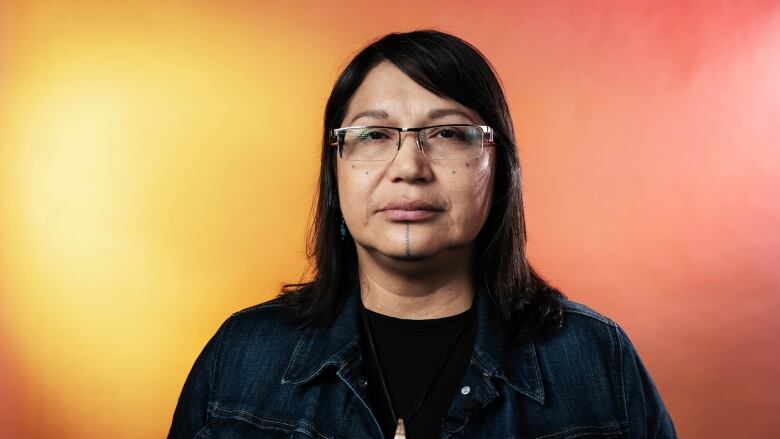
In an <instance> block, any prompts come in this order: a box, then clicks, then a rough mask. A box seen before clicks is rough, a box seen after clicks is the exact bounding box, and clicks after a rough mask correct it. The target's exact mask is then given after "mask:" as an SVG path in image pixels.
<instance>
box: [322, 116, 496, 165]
mask: <svg viewBox="0 0 780 439" xmlns="http://www.w3.org/2000/svg"><path fill="white" fill-rule="evenodd" d="M407 131H411V132H416V133H417V142H416V143H417V148H418V149H420V150H421V151H422V153H423V155H424V156H425V157H427V158H429V159H431V160H465V159H472V158H477V157H480V156H481V155H482V150H483V149H484V147H485V145H489V146H491V145H495V143H494V141H493V128H490V127H489V126H487V125H468V124H450V125H434V126H429V127H422V128H398V127H385V126H359V127H343V128H335V129H332V130H330V146H331V147H334V148H337V149H338V153H339V157H341V158H342V159H343V160H348V161H358V162H362V161H367V162H382V161H388V160H392V159H394V158H395V156H396V154H398V151H399V150H400V149H401V133H403V132H407Z"/></svg>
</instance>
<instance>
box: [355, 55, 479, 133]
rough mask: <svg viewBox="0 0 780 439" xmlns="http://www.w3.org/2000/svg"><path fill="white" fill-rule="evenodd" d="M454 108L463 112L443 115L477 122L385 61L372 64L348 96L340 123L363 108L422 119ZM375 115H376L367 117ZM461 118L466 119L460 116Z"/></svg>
mask: <svg viewBox="0 0 780 439" xmlns="http://www.w3.org/2000/svg"><path fill="white" fill-rule="evenodd" d="M442 109H456V110H460V112H462V113H464V115H465V116H459V115H456V114H453V115H450V116H447V117H451V118H452V117H456V118H458V117H459V118H461V119H463V118H464V117H465V118H468V119H470V120H471V122H472V123H477V122H478V121H479V120H480V119H479V115H478V114H477V113H476V112H475V111H474V110H472V109H470V108H469V107H466V106H464V105H462V104H460V103H458V102H456V101H454V100H452V99H449V98H446V97H441V96H437V95H435V94H434V93H432V92H430V91H429V90H427V89H426V88H425V87H423V86H421V85H420V84H418V83H416V82H414V81H413V80H412V79H411V78H410V77H409V76H407V75H406V73H404V72H402V71H401V70H400V69H399V68H398V67H396V66H395V65H394V64H393V63H391V62H389V61H382V62H380V63H379V64H377V65H376V66H374V67H373V68H372V69H371V70H370V71H369V72H368V74H366V77H365V79H364V80H363V82H362V83H361V84H360V86H359V87H358V88H357V90H356V91H355V93H354V94H353V95H352V97H351V98H350V100H349V102H348V104H347V111H346V112H345V117H344V123H349V122H350V121H351V120H352V119H353V118H354V117H355V116H356V115H358V114H360V113H366V112H374V111H376V112H384V113H386V114H387V115H388V118H389V119H398V118H404V117H412V118H414V119H415V120H421V119H425V118H426V117H427V116H428V115H429V114H430V112H431V110H442ZM371 119H375V120H376V119H378V117H371ZM464 122H468V121H467V120H464Z"/></svg>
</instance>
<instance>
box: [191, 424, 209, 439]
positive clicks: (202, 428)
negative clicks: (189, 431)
mask: <svg viewBox="0 0 780 439" xmlns="http://www.w3.org/2000/svg"><path fill="white" fill-rule="evenodd" d="M208 426H209V423H208V422H206V425H204V426H203V427H201V428H200V430H198V431H197V432H195V436H193V437H192V439H198V438H199V437H201V436H200V434H201V433H203V432H204V431H206V427H208Z"/></svg>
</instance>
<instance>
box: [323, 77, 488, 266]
mask: <svg viewBox="0 0 780 439" xmlns="http://www.w3.org/2000/svg"><path fill="white" fill-rule="evenodd" d="M441 109H454V110H458V112H457V113H456V114H447V115H443V116H438V117H434V118H431V117H430V115H429V113H430V112H431V111H433V110H441ZM367 111H375V112H380V111H381V112H384V113H386V116H385V115H384V114H381V115H376V114H375V115H364V116H359V115H360V113H364V112H367ZM356 116H358V117H357V118H356ZM448 123H468V124H475V125H484V122H483V121H482V120H481V119H479V116H478V115H477V114H476V112H475V111H473V110H471V109H469V108H467V107H464V106H463V105H460V104H458V103H457V102H455V101H453V100H450V99H445V98H441V97H438V96H436V95H435V94H433V93H431V92H429V91H428V90H426V89H425V88H423V87H422V86H420V85H419V84H417V83H416V82H414V81H412V80H411V79H410V78H409V77H408V76H406V74H404V73H403V72H402V71H401V70H399V69H398V68H397V67H395V66H394V65H393V64H392V63H390V62H388V61H383V62H381V63H379V64H378V65H377V66H376V67H374V68H373V69H372V70H371V71H370V72H369V73H368V75H367V76H366V78H365V80H364V81H363V83H362V84H361V85H360V87H359V88H358V89H357V90H356V91H355V93H354V95H353V96H352V98H351V99H350V101H349V104H348V107H347V112H346V115H345V117H344V120H343V121H342V124H341V125H340V126H357V125H386V126H397V127H423V126H429V125H441V124H448ZM415 135H416V133H413V132H412V133H409V132H405V133H402V136H401V149H400V150H399V151H398V154H397V155H396V157H395V158H394V159H393V160H391V161H386V162H358V161H346V160H342V159H337V170H336V175H337V179H338V191H339V200H340V204H341V212H342V214H343V216H344V221H345V222H346V225H347V229H348V230H349V233H350V234H351V235H352V237H353V239H354V240H355V243H356V245H357V246H358V249H357V250H358V253H359V254H360V253H363V252H366V251H367V252H370V253H372V254H374V255H375V256H380V255H383V256H385V257H389V258H394V259H419V258H428V257H434V256H436V255H439V254H442V253H445V252H451V251H456V252H457V251H459V250H461V251H462V250H464V249H465V250H470V249H471V248H472V246H473V244H474V240H475V239H476V236H477V234H478V233H479V231H480V229H481V228H482V225H483V224H484V223H485V220H486V219H487V216H488V213H489V211H490V200H491V196H492V191H493V172H494V168H495V164H494V161H495V150H494V148H493V147H488V146H485V148H484V149H483V151H482V155H481V156H480V157H477V158H472V159H467V160H440V161H429V160H428V159H427V158H426V157H425V156H424V155H423V153H422V151H420V150H418V149H417V145H416V143H415V139H416V137H415ZM416 202H422V203H426V204H427V205H428V206H427V207H422V208H420V206H415V205H414V203H416ZM393 205H395V206H393ZM428 209H434V211H430V210H428ZM404 210H406V211H404ZM410 210H411V211H410ZM426 210H427V211H426Z"/></svg>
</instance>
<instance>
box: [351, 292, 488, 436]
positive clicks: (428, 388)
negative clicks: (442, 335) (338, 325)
mask: <svg viewBox="0 0 780 439" xmlns="http://www.w3.org/2000/svg"><path fill="white" fill-rule="evenodd" d="M360 314H361V317H362V320H363V324H364V325H365V328H366V332H367V335H368V342H369V346H370V348H371V354H372V356H373V359H374V361H375V362H376V365H377V369H378V372H379V379H380V381H381V384H382V390H383V391H384V394H385V397H386V398H387V403H388V405H389V407H390V413H391V415H392V416H393V420H394V421H397V420H398V417H397V415H396V413H395V410H394V409H393V402H392V399H391V398H390V392H389V391H388V389H387V384H386V382H385V377H384V374H383V372H382V365H381V364H380V362H379V356H378V354H377V352H376V348H375V346H374V340H373V335H372V333H371V325H370V323H369V321H368V317H367V315H366V312H365V309H364V307H362V306H361V310H360ZM471 323H473V307H472V308H469V310H468V315H467V317H466V321H465V322H464V323H463V324H461V326H460V329H458V332H457V334H456V335H455V337H454V339H453V341H452V342H451V344H450V346H449V348H448V349H447V352H446V354H445V355H444V356H443V357H442V359H441V361H440V362H439V365H438V367H437V368H436V370H435V371H434V373H433V374H432V377H431V378H429V380H428V384H427V385H426V386H425V387H423V390H422V393H421V395H420V396H419V397H418V398H417V400H416V401H415V402H414V403H413V404H412V407H411V409H410V411H409V414H408V415H407V416H406V417H405V424H406V425H407V426H408V425H409V423H410V422H411V420H412V417H413V416H414V415H416V414H417V413H418V412H419V410H420V409H421V408H422V405H423V403H425V401H426V400H427V399H428V395H429V394H430V391H431V389H433V386H434V384H435V383H436V380H437V379H438V378H439V376H440V375H441V372H442V370H443V369H444V366H445V365H446V364H447V362H448V361H449V359H450V357H451V356H452V353H453V352H454V351H455V347H456V346H457V345H458V342H459V340H460V337H461V335H462V334H463V333H464V332H465V330H466V328H468V327H469V326H470V324H471Z"/></svg>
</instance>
